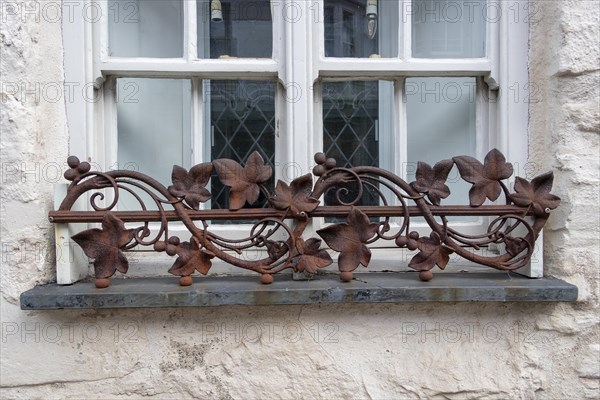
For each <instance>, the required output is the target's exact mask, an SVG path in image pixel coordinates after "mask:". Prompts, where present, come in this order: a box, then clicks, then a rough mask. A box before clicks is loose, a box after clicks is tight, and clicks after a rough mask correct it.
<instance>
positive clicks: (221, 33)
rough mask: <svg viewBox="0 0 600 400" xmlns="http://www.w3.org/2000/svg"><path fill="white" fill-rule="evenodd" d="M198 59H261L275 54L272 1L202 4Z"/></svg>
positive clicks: (233, 0)
mask: <svg viewBox="0 0 600 400" xmlns="http://www.w3.org/2000/svg"><path fill="white" fill-rule="evenodd" d="M197 13H198V57H200V58H209V57H210V58H219V57H227V56H229V57H260V58H271V55H272V53H273V23H272V17H271V5H270V2H269V0H253V1H247V0H211V1H207V0H198V3H197Z"/></svg>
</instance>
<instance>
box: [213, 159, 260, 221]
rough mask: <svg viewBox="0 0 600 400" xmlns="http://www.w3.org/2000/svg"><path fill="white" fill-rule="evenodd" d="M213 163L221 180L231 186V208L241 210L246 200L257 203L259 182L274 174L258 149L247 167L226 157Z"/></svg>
mask: <svg viewBox="0 0 600 400" xmlns="http://www.w3.org/2000/svg"><path fill="white" fill-rule="evenodd" d="M213 165H214V166H215V169H216V170H217V174H218V175H219V179H220V180H221V182H222V183H223V184H224V185H226V186H229V187H230V191H229V209H230V210H239V209H240V208H242V207H243V206H244V204H246V202H247V203H248V204H253V203H255V202H256V200H258V196H259V195H260V188H259V186H258V184H261V183H265V182H266V181H268V180H269V178H270V177H271V174H272V169H271V167H270V166H268V165H265V161H264V160H263V158H262V157H261V156H260V154H259V153H258V152H257V151H254V152H253V153H252V154H250V156H249V157H248V160H247V161H246V166H245V167H242V166H241V165H240V164H238V163H237V162H236V161H233V160H229V159H225V158H221V159H218V160H215V161H213Z"/></svg>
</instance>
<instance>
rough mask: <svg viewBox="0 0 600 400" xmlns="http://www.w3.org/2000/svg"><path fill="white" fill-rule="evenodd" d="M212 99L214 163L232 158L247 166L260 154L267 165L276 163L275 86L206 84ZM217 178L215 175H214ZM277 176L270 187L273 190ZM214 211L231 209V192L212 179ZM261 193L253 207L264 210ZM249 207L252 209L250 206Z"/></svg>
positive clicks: (237, 82)
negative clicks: (219, 159) (253, 155)
mask: <svg viewBox="0 0 600 400" xmlns="http://www.w3.org/2000/svg"><path fill="white" fill-rule="evenodd" d="M204 84H205V93H206V95H207V96H209V97H210V122H211V127H210V131H211V135H210V136H211V138H210V139H211V143H210V149H211V159H212V160H215V159H218V158H229V159H232V160H235V161H237V162H239V163H240V164H241V165H244V164H245V162H246V160H247V159H248V156H250V154H252V152H254V151H258V152H259V153H260V155H261V156H262V158H263V159H264V160H265V164H268V165H271V166H272V165H274V162H275V83H274V82H264V81H205V83H204ZM214 177H216V172H215V174H214ZM273 182H274V176H271V180H270V181H269V183H268V184H267V187H269V190H271V191H272V189H273ZM211 193H212V199H211V201H212V208H229V189H228V188H226V187H225V186H223V185H222V184H221V182H220V181H219V180H218V179H211ZM267 204H268V202H267V199H266V197H265V196H264V194H262V193H261V195H260V197H259V199H258V201H257V203H256V204H254V205H252V207H265V206H267ZM248 207H250V206H248Z"/></svg>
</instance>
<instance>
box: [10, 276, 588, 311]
mask: <svg viewBox="0 0 600 400" xmlns="http://www.w3.org/2000/svg"><path fill="white" fill-rule="evenodd" d="M354 276H355V279H354V280H353V281H352V282H347V283H345V282H341V281H340V280H339V277H338V276H337V275H335V274H326V275H317V276H315V278H314V279H312V280H310V281H293V280H292V279H291V275H283V276H281V275H280V276H277V279H275V281H274V282H273V283H272V284H270V285H262V284H260V283H259V282H258V279H257V277H256V276H228V277H213V276H208V277H201V278H196V279H195V283H194V284H193V285H192V286H186V287H182V286H179V285H178V284H177V279H176V278H165V277H158V278H136V279H114V280H112V284H111V286H110V287H108V288H106V289H96V287H95V286H94V283H93V282H78V283H75V284H73V285H68V286H61V285H57V284H48V285H42V286H36V287H35V288H33V289H31V290H28V291H26V292H24V293H22V294H21V309H23V310H42V309H73V308H129V307H140V308H149V307H211V306H226V305H284V304H319V303H402V302H472V301H485V302H490V301H493V302H509V301H510V302H523V301H527V302H557V301H576V300H577V287H576V286H574V285H571V284H569V283H567V282H565V281H562V280H560V279H554V278H550V277H544V278H540V279H530V278H526V277H524V276H521V275H518V274H515V273H511V272H498V271H489V272H480V271H476V272H471V271H467V272H464V271H463V272H454V271H452V272H441V273H436V274H435V277H434V279H433V280H432V281H429V282H422V281H420V280H419V279H418V277H417V273H415V272H371V273H363V274H355V275H354Z"/></svg>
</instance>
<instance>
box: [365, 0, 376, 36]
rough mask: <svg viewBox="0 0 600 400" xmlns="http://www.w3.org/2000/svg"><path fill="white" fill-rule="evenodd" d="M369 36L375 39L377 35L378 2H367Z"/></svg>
mask: <svg viewBox="0 0 600 400" xmlns="http://www.w3.org/2000/svg"><path fill="white" fill-rule="evenodd" d="M366 14H367V36H369V39H374V38H375V35H376V34H377V0H367V9H366Z"/></svg>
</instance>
